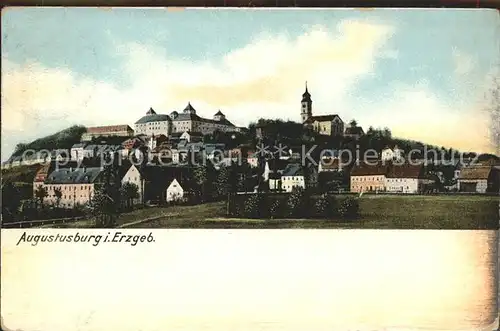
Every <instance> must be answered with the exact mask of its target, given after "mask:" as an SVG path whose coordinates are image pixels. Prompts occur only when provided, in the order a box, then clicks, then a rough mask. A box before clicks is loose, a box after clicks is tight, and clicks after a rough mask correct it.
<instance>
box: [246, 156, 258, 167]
mask: <svg viewBox="0 0 500 331" xmlns="http://www.w3.org/2000/svg"><path fill="white" fill-rule="evenodd" d="M247 162H248V165H249V166H250V167H252V168H257V167H258V166H259V158H258V157H257V153H251V152H249V153H248V156H247Z"/></svg>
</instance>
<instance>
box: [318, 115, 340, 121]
mask: <svg viewBox="0 0 500 331" xmlns="http://www.w3.org/2000/svg"><path fill="white" fill-rule="evenodd" d="M337 117H338V118H339V119H340V120H341V121H342V119H341V118H340V116H339V115H337V114H332V115H318V116H313V117H310V120H312V121H318V122H326V121H333V120H334V119H335V118H337Z"/></svg>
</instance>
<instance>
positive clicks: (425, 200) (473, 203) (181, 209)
mask: <svg viewBox="0 0 500 331" xmlns="http://www.w3.org/2000/svg"><path fill="white" fill-rule="evenodd" d="M359 202H360V213H361V215H360V217H359V219H356V220H353V221H345V220H341V219H329V220H325V219H321V220H320V219H277V220H265V219H244V218H227V217H225V203H224V202H216V203H207V204H201V205H196V206H173V207H152V208H146V209H140V210H136V211H133V212H130V213H127V214H122V215H121V216H120V218H119V219H118V226H120V225H123V224H127V223H131V222H137V221H141V220H146V219H151V218H154V219H152V220H148V221H146V222H141V223H138V224H133V225H130V226H126V227H127V228H368V229H496V228H498V219H499V203H500V197H494V196H401V195H365V196H363V197H361V198H360V201H359ZM66 226H71V227H91V226H92V222H91V221H90V220H83V221H78V222H76V223H72V224H68V225H66Z"/></svg>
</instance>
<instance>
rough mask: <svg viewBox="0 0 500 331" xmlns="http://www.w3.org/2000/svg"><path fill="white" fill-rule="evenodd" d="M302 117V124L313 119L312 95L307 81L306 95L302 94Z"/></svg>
mask: <svg viewBox="0 0 500 331" xmlns="http://www.w3.org/2000/svg"><path fill="white" fill-rule="evenodd" d="M300 116H301V118H302V123H304V122H305V121H307V119H309V118H310V117H312V100H311V94H310V93H309V90H308V89H307V81H306V91H305V92H304V94H302V101H301V109H300Z"/></svg>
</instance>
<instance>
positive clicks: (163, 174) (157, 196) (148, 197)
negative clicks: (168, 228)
mask: <svg viewBox="0 0 500 331" xmlns="http://www.w3.org/2000/svg"><path fill="white" fill-rule="evenodd" d="M192 172H193V168H192V167H186V166H172V165H169V166H162V165H147V166H145V167H144V168H143V169H142V170H141V174H142V176H143V180H144V185H143V186H144V189H143V196H144V201H156V202H163V201H167V189H168V187H169V186H170V185H171V183H172V181H173V180H174V179H177V181H178V182H179V183H181V184H182V183H184V181H185V180H188V179H189V178H192Z"/></svg>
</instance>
